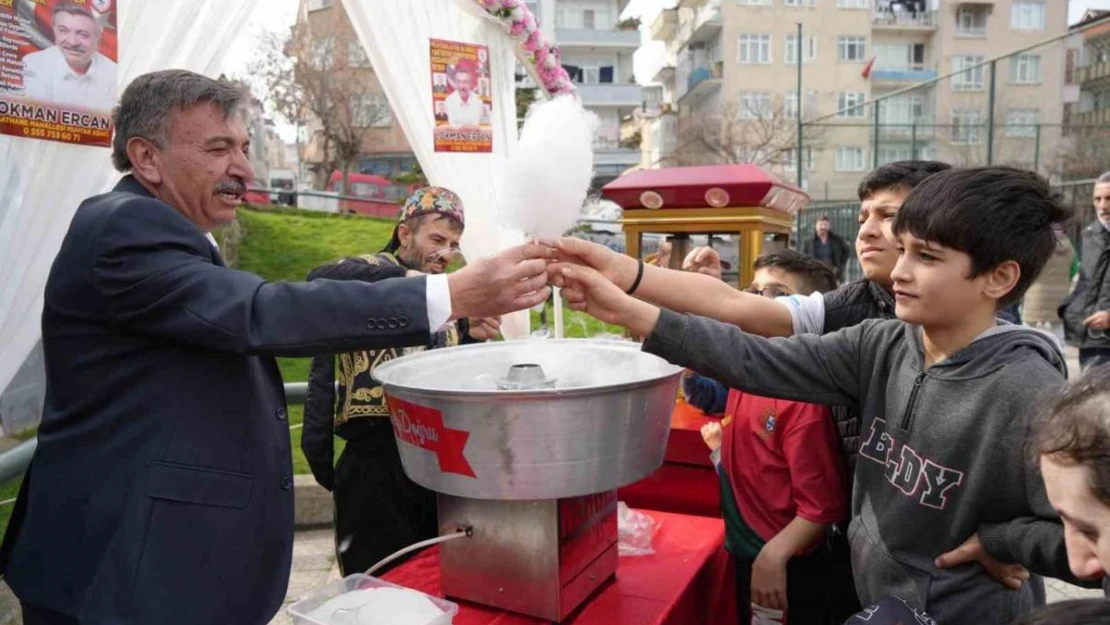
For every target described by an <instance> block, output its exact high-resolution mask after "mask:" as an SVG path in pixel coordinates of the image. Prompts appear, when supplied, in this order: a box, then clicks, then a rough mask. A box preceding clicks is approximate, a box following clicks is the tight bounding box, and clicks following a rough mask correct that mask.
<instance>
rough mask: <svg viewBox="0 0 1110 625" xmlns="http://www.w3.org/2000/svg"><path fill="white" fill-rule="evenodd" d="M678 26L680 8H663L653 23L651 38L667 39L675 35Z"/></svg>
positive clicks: (657, 39)
mask: <svg viewBox="0 0 1110 625" xmlns="http://www.w3.org/2000/svg"><path fill="white" fill-rule="evenodd" d="M677 27H678V9H663V10H662V11H660V12H659V16H658V17H656V18H655V21H654V22H652V23H651V38H652V39H654V40H655V41H667V40H668V39H670V38H671V37H673V36H674V31H675V28H677Z"/></svg>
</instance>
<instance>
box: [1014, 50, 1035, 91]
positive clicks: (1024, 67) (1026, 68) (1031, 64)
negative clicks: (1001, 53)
mask: <svg viewBox="0 0 1110 625" xmlns="http://www.w3.org/2000/svg"><path fill="white" fill-rule="evenodd" d="M1010 82H1013V83H1018V84H1024V85H1034V84H1038V83H1040V82H1041V57H1040V55H1039V54H1019V55H1017V56H1015V57H1012V58H1011V59H1010Z"/></svg>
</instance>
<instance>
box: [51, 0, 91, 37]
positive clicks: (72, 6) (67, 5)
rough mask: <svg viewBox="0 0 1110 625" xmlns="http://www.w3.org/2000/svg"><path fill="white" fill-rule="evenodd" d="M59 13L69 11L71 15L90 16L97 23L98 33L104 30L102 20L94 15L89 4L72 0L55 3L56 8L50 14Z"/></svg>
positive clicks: (55, 14) (52, 15)
mask: <svg viewBox="0 0 1110 625" xmlns="http://www.w3.org/2000/svg"><path fill="white" fill-rule="evenodd" d="M59 13H69V14H70V15H81V16H84V17H87V18H89V19H90V20H92V21H93V23H94V24H96V33H97V35H99V34H100V33H101V31H102V30H103V27H102V26H101V24H100V20H98V19H96V16H95V15H93V12H92V9H90V8H89V7H88V5H85V4H79V3H77V2H72V1H70V0H63V1H62V2H59V3H58V4H55V5H54V10H53V11H52V12H51V13H50V15H51V17H54V16H57V15H58V14H59Z"/></svg>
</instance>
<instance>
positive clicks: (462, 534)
mask: <svg viewBox="0 0 1110 625" xmlns="http://www.w3.org/2000/svg"><path fill="white" fill-rule="evenodd" d="M473 535H474V530H473V529H471V528H469V527H468V528H466V529H464V530H459V531H457V532H455V533H454V534H444V535H443V536H437V537H435V538H429V539H428V540H422V541H420V542H418V543H413V544H411V545H409V546H408V547H405V548H404V549H402V550H400V551H398V552H396V553H394V554H392V555H390V556H388V557H386V558H384V559H383V560H381V561H379V562H378V563H377V564H375V565H374V566H372V567H370V568H368V569H366V574H367V575H373V574H374V571H377V570H378V569H380V568H382V567H383V566H385V565H387V564H389V563H390V562H393V561H394V560H396V559H397V558H400V557H401V556H403V555H405V554H406V553H410V552H413V551H416V550H417V549H423V548H424V547H431V546H432V545H438V544H439V543H445V542H447V541H449V540H454V539H456V538H466V537H467V536H473Z"/></svg>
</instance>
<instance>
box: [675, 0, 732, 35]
mask: <svg viewBox="0 0 1110 625" xmlns="http://www.w3.org/2000/svg"><path fill="white" fill-rule="evenodd" d="M722 27H723V22H722V21H721V4H720V2H717V1H714V2H710V3H709V4H707V5H705V6H703V7H701V8H700V9H698V12H697V13H696V14H695V15H694V19H692V20H690V21H689V22H686V24H684V28H682V29H680V32H679V34H678V37H677V38H678V40H679V41H681V42H682V44H683V45H686V46H689V45H690V44H694V43H705V42H707V41H711V40H713V39H714V38H716V37H717V36H718V35H720V34H721V28H722Z"/></svg>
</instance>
